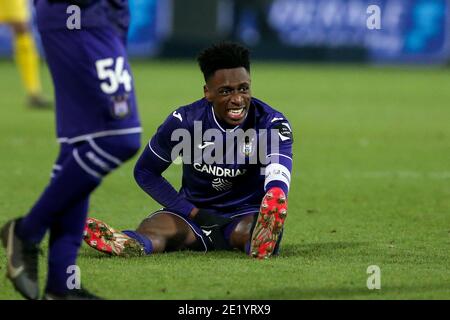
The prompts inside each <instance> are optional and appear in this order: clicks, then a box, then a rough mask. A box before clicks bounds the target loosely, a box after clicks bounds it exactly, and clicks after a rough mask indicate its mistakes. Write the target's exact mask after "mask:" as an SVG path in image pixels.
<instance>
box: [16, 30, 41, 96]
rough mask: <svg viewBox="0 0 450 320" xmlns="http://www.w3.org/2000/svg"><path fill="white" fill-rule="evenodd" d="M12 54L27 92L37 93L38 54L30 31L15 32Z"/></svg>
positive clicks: (39, 86) (38, 86) (39, 84)
mask: <svg viewBox="0 0 450 320" xmlns="http://www.w3.org/2000/svg"><path fill="white" fill-rule="evenodd" d="M14 56H15V60H16V64H17V67H18V69H19V73H20V76H21V79H22V82H23V85H24V87H25V90H26V92H27V94H29V95H36V94H39V93H40V92H41V82H40V79H39V56H38V53H37V50H36V45H35V43H34V40H33V36H32V35H31V33H30V32H25V33H19V34H16V36H15V48H14Z"/></svg>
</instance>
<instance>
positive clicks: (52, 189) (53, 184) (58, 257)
mask: <svg viewBox="0 0 450 320" xmlns="http://www.w3.org/2000/svg"><path fill="white" fill-rule="evenodd" d="M139 146H140V135H139V134H134V135H127V136H117V137H115V136H114V137H104V138H99V139H95V140H90V141H84V142H81V143H77V144H74V145H70V144H63V145H62V146H61V151H60V155H59V157H58V159H57V161H56V164H55V165H54V167H53V173H52V180H51V181H50V184H49V185H48V186H47V188H46V190H45V191H44V193H43V194H42V196H41V197H40V199H39V200H38V201H37V202H36V204H35V205H34V207H33V208H32V209H31V211H30V213H29V214H28V215H27V216H26V217H24V218H23V219H22V220H21V222H20V224H19V225H18V228H17V234H18V236H19V237H20V238H22V239H23V240H25V241H27V242H31V243H39V242H40V241H42V239H43V237H44V235H45V233H46V231H47V230H48V229H50V245H49V272H48V282H47V290H48V291H49V292H52V293H63V292H65V291H67V290H68V284H69V282H70V281H68V280H70V279H72V278H70V277H71V276H73V271H72V270H70V269H69V270H68V267H69V266H75V265H76V257H77V253H78V249H79V247H80V245H81V240H82V233H83V227H84V223H85V221H86V217H87V212H88V201H89V195H90V193H91V192H92V191H93V190H94V189H95V188H96V187H97V186H98V185H99V184H100V182H101V179H102V177H103V176H105V175H106V174H107V173H109V172H111V171H112V170H114V169H115V168H117V167H118V166H120V165H121V164H122V161H125V160H127V159H129V158H131V157H132V156H133V155H134V154H135V153H136V152H137V151H138V150H139ZM68 272H69V273H68ZM70 272H72V273H70Z"/></svg>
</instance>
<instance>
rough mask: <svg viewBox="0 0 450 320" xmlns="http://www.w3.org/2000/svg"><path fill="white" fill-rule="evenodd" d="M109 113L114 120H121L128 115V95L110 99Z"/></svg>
mask: <svg viewBox="0 0 450 320" xmlns="http://www.w3.org/2000/svg"><path fill="white" fill-rule="evenodd" d="M111 113H112V115H113V117H114V118H116V119H123V118H126V117H127V116H128V114H130V105H129V104H128V95H121V96H114V97H112V110H111Z"/></svg>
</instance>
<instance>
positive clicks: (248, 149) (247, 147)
mask: <svg viewBox="0 0 450 320" xmlns="http://www.w3.org/2000/svg"><path fill="white" fill-rule="evenodd" d="M241 151H242V153H243V154H244V155H245V156H246V157H250V156H251V155H252V154H253V139H252V140H249V139H248V137H246V139H245V141H244V143H243V144H242V150H241Z"/></svg>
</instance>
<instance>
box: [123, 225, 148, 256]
mask: <svg viewBox="0 0 450 320" xmlns="http://www.w3.org/2000/svg"><path fill="white" fill-rule="evenodd" d="M122 233H125V234H126V235H127V236H129V237H130V238H133V239H135V240H137V241H138V242H139V243H140V244H141V245H142V246H143V247H144V251H145V254H151V253H152V252H153V244H152V241H151V240H150V239H149V238H147V237H146V236H144V235H142V234H140V233H137V232H136V231H132V230H124V231H122Z"/></svg>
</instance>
